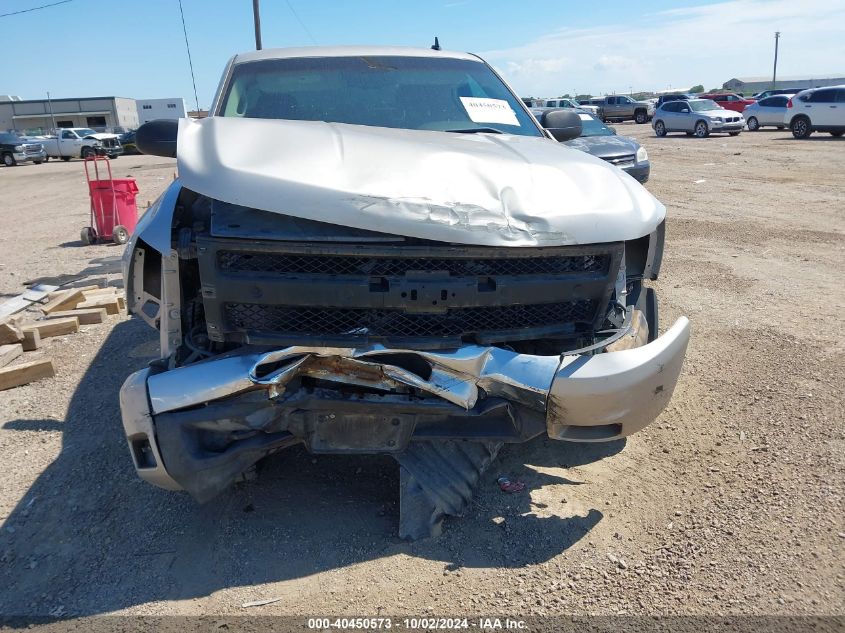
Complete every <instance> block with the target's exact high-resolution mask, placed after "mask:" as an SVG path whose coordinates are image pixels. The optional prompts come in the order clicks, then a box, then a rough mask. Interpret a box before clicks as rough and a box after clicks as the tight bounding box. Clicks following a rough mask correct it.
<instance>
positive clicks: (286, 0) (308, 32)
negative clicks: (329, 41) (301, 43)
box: [285, 0, 317, 45]
mask: <svg viewBox="0 0 845 633" xmlns="http://www.w3.org/2000/svg"><path fill="white" fill-rule="evenodd" d="M285 4H287V5H288V9H290V12H291V13H293V17H295V18H296V21H297V22H299V26H301V27H302V30H303V31H305V34H306V35H308V38H309V39H310V40H311V43H312V44H315V45H316V44H317V40H315V39H314V36H313V35H311V31H309V30H308V27H307V26H305V22H303V21H302V20H301V19H300V18H299V14H298V13H297V12H296V9H294V8H293V5H292V4H291V3H290V0H285Z"/></svg>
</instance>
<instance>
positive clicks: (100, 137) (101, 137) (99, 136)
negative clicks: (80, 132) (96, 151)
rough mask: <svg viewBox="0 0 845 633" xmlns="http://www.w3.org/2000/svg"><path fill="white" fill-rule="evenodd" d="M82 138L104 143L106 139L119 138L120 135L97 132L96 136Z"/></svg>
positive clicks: (90, 135)
mask: <svg viewBox="0 0 845 633" xmlns="http://www.w3.org/2000/svg"><path fill="white" fill-rule="evenodd" d="M84 138H94V139H97V140H98V141H104V140H106V139H108V138H120V135H119V134H107V133H106V132H97V133H96V134H89V135H88V136H85V137H84Z"/></svg>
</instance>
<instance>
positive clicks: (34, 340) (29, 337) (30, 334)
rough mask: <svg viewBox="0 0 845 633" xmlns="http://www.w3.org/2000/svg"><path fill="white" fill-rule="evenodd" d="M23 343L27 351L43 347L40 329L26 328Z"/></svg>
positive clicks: (24, 349)
mask: <svg viewBox="0 0 845 633" xmlns="http://www.w3.org/2000/svg"><path fill="white" fill-rule="evenodd" d="M21 345H23V351H25V352H34V351H35V350H37V349H41V334H39V333H38V330H26V331H25V332H24V333H23V340H22V341H21Z"/></svg>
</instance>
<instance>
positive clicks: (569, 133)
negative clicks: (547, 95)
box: [541, 110, 581, 143]
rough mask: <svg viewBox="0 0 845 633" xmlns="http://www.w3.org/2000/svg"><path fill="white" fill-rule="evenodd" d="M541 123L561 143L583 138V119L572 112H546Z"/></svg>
mask: <svg viewBox="0 0 845 633" xmlns="http://www.w3.org/2000/svg"><path fill="white" fill-rule="evenodd" d="M541 123H542V125H543V127H544V128H546V129H547V130H548V131H549V133H550V134H551V135H552V136H553V137H554V138H555V140H557V141H559V142H561V143H562V142H563V141H570V140H572V139H574V138H578V137H579V136H581V117H580V116H579V114H578V113H577V112H573V111H571V110H552V111H551V112H546V114H545V116H543V120H542V121H541Z"/></svg>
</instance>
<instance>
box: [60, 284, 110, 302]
mask: <svg viewBox="0 0 845 633" xmlns="http://www.w3.org/2000/svg"><path fill="white" fill-rule="evenodd" d="M68 290H81V291H82V292H90V291H92V290H100V286H98V285H96V284H95V285H93V286H79V287H77V288H64V289H62V290H56V291H55V292H51V293H50V295H49V299H50V300H51V301H52V300H53V299H55V298H56V297H58V296H59V295H60V294H62V293H64V292H67V291H68Z"/></svg>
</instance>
